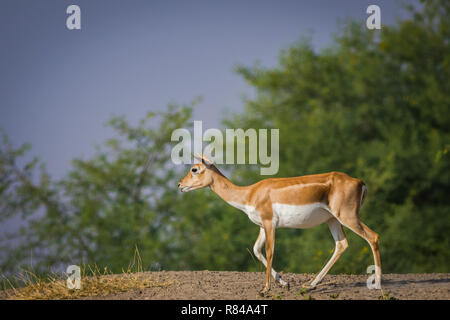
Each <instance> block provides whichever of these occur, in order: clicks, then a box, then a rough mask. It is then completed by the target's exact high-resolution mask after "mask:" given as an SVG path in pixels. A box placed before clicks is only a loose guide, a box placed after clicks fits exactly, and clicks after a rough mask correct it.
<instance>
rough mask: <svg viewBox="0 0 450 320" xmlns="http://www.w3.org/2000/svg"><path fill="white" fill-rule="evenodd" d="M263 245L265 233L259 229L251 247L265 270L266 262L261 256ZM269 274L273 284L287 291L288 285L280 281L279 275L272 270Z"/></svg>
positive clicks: (262, 229)
mask: <svg viewBox="0 0 450 320" xmlns="http://www.w3.org/2000/svg"><path fill="white" fill-rule="evenodd" d="M265 243H266V233H265V231H264V228H261V229H260V230H259V235H258V239H256V242H255V245H254V246H253V253H254V254H255V256H256V258H258V260H259V261H261V262H262V264H263V265H264V267H266V268H267V260H266V258H265V257H264V255H263V254H262V247H263V245H264V244H265ZM271 273H272V277H273V278H274V279H275V282H277V283H279V284H280V285H282V286H283V287H287V288H288V289H289V283H288V282H286V281H284V280H283V279H281V275H280V274H279V273H278V272H276V271H275V270H274V269H273V268H272V270H271Z"/></svg>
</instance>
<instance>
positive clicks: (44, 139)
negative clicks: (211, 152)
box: [0, 0, 401, 178]
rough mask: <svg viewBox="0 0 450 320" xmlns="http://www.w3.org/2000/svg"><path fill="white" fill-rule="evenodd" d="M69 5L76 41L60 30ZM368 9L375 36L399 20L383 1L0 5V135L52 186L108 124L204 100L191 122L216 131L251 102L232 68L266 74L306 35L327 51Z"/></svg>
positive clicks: (9, 0)
mask: <svg viewBox="0 0 450 320" xmlns="http://www.w3.org/2000/svg"><path fill="white" fill-rule="evenodd" d="M70 4H77V5H79V6H80V7H81V27H82V29H81V30H72V31H71V30H68V29H67V28H66V18H67V16H68V15H67V14H66V8H67V7H68V6H69V5H70ZM369 4H377V5H379V6H380V7H381V19H382V23H383V24H389V23H392V22H394V21H395V17H396V16H397V15H399V14H400V13H401V10H400V8H401V6H400V4H399V3H398V2H395V1H389V0H388V1H375V0H372V1H361V0H348V1H344V0H340V1H335V0H330V1H324V0H314V1H299V0H297V1H261V0H259V1H242V0H241V1H234V0H226V1H225V0H217V1H214V0H208V1H193V0H185V1H138V0H129V1H117V0H95V1H92V0H90V1H77V0H72V1H65V0H51V1H44V0H40V1H35V0H29V1H24V0H1V2H0V41H1V42H0V127H3V128H4V129H5V130H6V132H7V133H8V135H9V136H10V138H11V139H12V141H13V142H14V144H15V145H16V146H18V145H19V144H21V143H23V142H30V143H31V144H32V152H31V155H36V156H39V157H40V158H41V159H42V160H43V161H44V162H45V163H46V164H47V169H48V171H49V172H50V174H52V175H53V176H54V177H56V178H60V177H62V176H63V175H64V173H65V172H67V170H68V169H69V168H70V160H71V159H72V158H74V157H78V156H81V155H84V156H89V155H91V154H92V153H93V152H94V145H95V144H96V143H101V142H102V141H104V140H105V139H106V138H107V137H110V136H111V134H112V131H111V130H110V129H106V128H105V126H104V124H105V122H106V121H107V120H108V119H109V118H110V116H111V115H113V114H116V115H125V116H126V117H127V118H128V119H130V120H132V121H135V120H137V119H139V118H141V117H142V116H144V115H145V114H146V112H147V111H149V110H163V109H165V107H166V106H167V104H168V103H169V102H175V103H180V104H183V103H189V102H191V101H192V100H193V99H194V98H195V97H197V96H199V95H202V96H203V102H202V103H201V105H200V106H199V108H198V109H197V111H196V112H195V114H194V118H195V119H196V120H203V121H204V126H203V128H204V130H205V129H206V128H208V127H217V126H218V125H219V123H220V118H221V116H222V114H223V112H222V111H223V110H224V109H227V108H228V109H230V110H232V111H239V110H241V109H242V107H243V102H242V99H241V95H242V94H250V95H251V93H252V91H251V89H250V88H249V87H248V86H247V85H246V84H245V82H244V81H243V80H242V78H241V77H240V76H238V75H237V74H235V73H234V71H233V68H234V66H235V65H236V64H243V65H252V64H253V63H254V62H255V61H257V60H259V61H260V62H261V64H262V65H264V66H275V65H276V63H277V56H278V54H279V51H280V49H282V48H286V47H287V46H289V45H290V44H292V43H294V42H295V41H296V40H298V39H300V38H301V36H302V35H303V36H304V35H309V34H311V33H310V32H311V31H313V33H312V41H313V44H314V46H315V47H316V48H321V47H324V46H328V45H329V44H330V43H331V36H332V34H333V33H334V32H336V30H337V29H336V28H337V21H338V19H345V18H347V17H352V18H354V19H356V20H358V21H361V24H364V25H365V20H366V18H367V14H366V8H367V6H368V5H369ZM377 32H379V31H377ZM381 32H382V31H381Z"/></svg>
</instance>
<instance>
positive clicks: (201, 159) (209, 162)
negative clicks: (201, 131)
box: [193, 153, 214, 168]
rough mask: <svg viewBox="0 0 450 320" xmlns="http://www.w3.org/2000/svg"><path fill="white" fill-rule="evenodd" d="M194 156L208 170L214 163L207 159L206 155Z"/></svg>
mask: <svg viewBox="0 0 450 320" xmlns="http://www.w3.org/2000/svg"><path fill="white" fill-rule="evenodd" d="M193 156H194V158H196V159H197V160H200V161H201V162H202V163H203V164H204V165H205V166H206V167H207V168H209V167H210V166H212V165H213V164H214V163H213V162H212V161H211V160H209V159H208V158H207V157H205V156H204V155H201V154H198V153H197V154H196V155H195V154H194V155H193Z"/></svg>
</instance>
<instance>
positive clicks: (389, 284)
mask: <svg viewBox="0 0 450 320" xmlns="http://www.w3.org/2000/svg"><path fill="white" fill-rule="evenodd" d="M142 276H145V277H149V278H150V279H152V280H154V281H158V282H172V284H171V285H169V286H165V287H155V288H146V289H141V290H133V291H129V292H125V293H119V294H115V295H109V296H103V297H88V298H85V299H125V300H129V299H132V300H135V299H142V300H146V299H161V300H166V299H189V300H191V299H192V300H197V299H201V300H208V299H217V300H218V299H224V300H228V299H239V300H241V299H243V300H255V299H282V300H292V299H299V300H308V299H317V300H320V299H327V300H341V299H345V300H347V299H357V300H367V299H370V300H378V299H401V300H403V299H431V300H435V299H440V300H450V274H448V273H428V274H385V275H383V278H382V290H369V289H368V288H367V286H366V281H367V279H368V275H327V276H326V277H325V278H324V279H323V280H322V283H320V284H319V285H318V286H317V287H316V288H315V289H311V290H308V291H305V290H303V289H302V285H304V284H306V283H307V282H308V281H310V280H311V279H312V278H313V276H314V275H312V274H294V273H286V274H283V275H282V278H283V279H284V280H286V281H288V282H289V285H290V288H289V289H288V288H285V287H281V286H280V285H278V284H274V285H272V289H271V291H270V292H269V293H268V294H266V295H265V296H264V297H262V296H260V295H259V291H260V290H261V289H262V287H263V285H264V273H262V272H223V271H160V272H146V273H143V274H142Z"/></svg>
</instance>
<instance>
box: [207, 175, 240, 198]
mask: <svg viewBox="0 0 450 320" xmlns="http://www.w3.org/2000/svg"><path fill="white" fill-rule="evenodd" d="M210 187H211V190H212V191H214V192H215V193H217V195H218V196H219V197H221V198H222V199H223V200H225V201H226V202H230V201H233V202H236V203H240V204H244V205H245V204H247V202H248V201H247V198H248V194H249V190H248V187H241V186H237V185H235V184H234V183H232V182H231V181H230V180H229V179H228V178H226V177H225V176H224V175H221V174H218V173H214V178H213V183H212V184H211V185H210Z"/></svg>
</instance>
